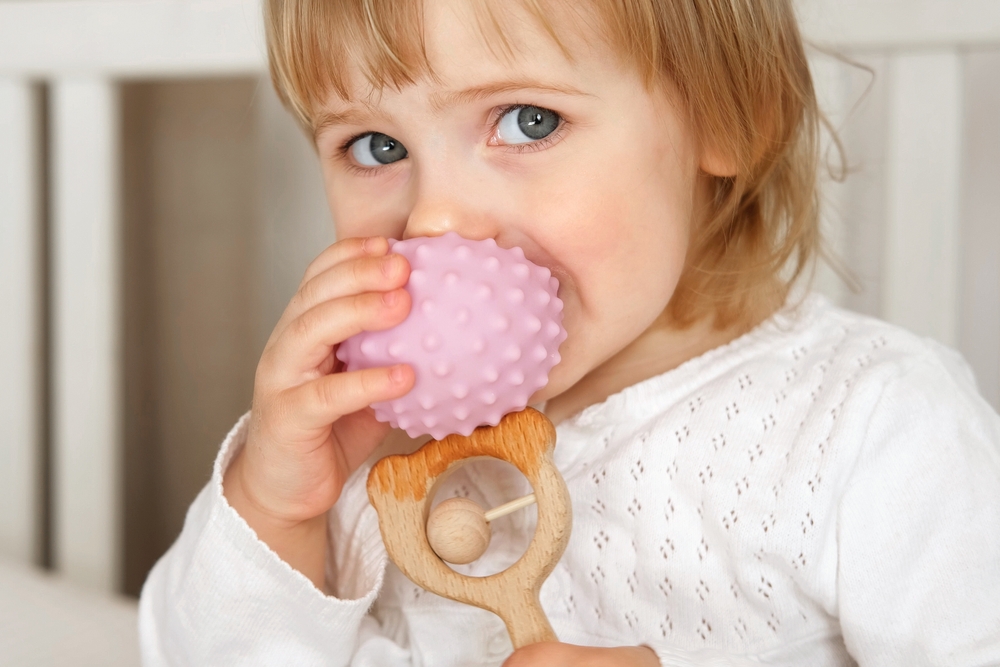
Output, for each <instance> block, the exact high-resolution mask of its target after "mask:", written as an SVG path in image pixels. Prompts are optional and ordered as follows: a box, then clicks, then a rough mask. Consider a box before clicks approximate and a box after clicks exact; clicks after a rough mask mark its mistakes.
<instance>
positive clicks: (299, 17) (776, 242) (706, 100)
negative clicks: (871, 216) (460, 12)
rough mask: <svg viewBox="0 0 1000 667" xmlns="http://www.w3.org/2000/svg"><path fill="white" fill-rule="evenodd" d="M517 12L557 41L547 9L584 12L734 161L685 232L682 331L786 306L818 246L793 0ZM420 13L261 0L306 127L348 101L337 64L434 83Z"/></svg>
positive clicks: (275, 64)
mask: <svg viewBox="0 0 1000 667" xmlns="http://www.w3.org/2000/svg"><path fill="white" fill-rule="evenodd" d="M521 3H522V5H523V6H524V7H525V8H526V9H527V10H528V11H529V12H531V14H533V15H534V16H535V17H536V18H537V19H538V21H539V22H540V25H541V26H542V27H544V29H545V30H546V32H547V33H548V34H549V35H550V36H552V38H553V39H554V40H555V41H556V42H557V43H559V44H560V46H562V42H560V38H559V30H557V27H556V26H554V25H553V24H552V22H551V20H550V19H549V18H548V16H550V12H547V11H546V9H549V8H550V5H551V4H553V3H556V4H560V5H561V6H562V7H563V8H566V7H574V8H577V11H580V10H579V8H580V7H586V10H587V11H588V12H589V13H590V17H591V18H596V19H597V22H596V25H597V26H598V29H599V30H600V34H601V36H602V37H603V38H604V40H605V41H606V42H607V44H608V45H609V46H610V47H611V49H612V50H613V51H614V52H615V53H617V54H618V55H619V57H620V58H621V60H622V62H623V63H625V64H627V65H630V66H632V67H634V68H635V69H636V70H637V71H638V72H639V73H640V75H641V76H642V77H643V78H644V80H645V81H646V84H647V87H650V88H652V87H655V86H656V83H657V82H658V81H661V80H662V77H668V78H669V81H671V82H672V84H673V87H674V88H675V89H676V90H678V91H679V93H680V96H681V98H682V102H683V104H684V106H685V108H686V111H687V113H688V117H689V118H690V120H691V122H692V123H693V126H694V128H695V131H696V132H697V133H698V135H699V138H700V139H701V141H702V142H703V143H704V144H706V145H709V146H711V147H712V148H713V149H715V150H716V151H717V152H718V153H719V154H721V155H724V156H726V157H727V159H728V160H729V161H731V163H732V165H733V166H734V167H735V175H734V176H732V177H713V178H712V186H711V187H712V197H711V202H710V210H709V211H706V212H705V214H704V217H703V219H702V220H700V221H698V222H697V224H695V225H694V226H693V229H692V235H691V241H690V248H689V251H688V258H687V262H686V266H685V267H684V271H683V273H682V276H681V279H680V282H679V283H678V286H677V289H676V290H675V292H674V295H673V297H672V299H671V301H670V304H669V305H668V307H667V312H666V315H667V316H669V317H670V319H671V320H672V321H673V322H675V323H677V324H679V325H682V326H683V325H686V324H690V323H692V322H695V321H698V320H701V319H703V318H706V317H709V318H712V317H714V322H715V325H716V326H718V327H729V326H741V327H749V326H751V325H752V324H755V323H756V321H757V320H759V319H760V316H761V313H762V312H764V313H765V314H766V312H769V310H768V309H769V308H770V309H773V307H774V305H776V304H778V303H780V302H781V301H783V300H784V298H785V297H786V296H787V294H788V291H789V289H790V287H791V285H792V284H793V283H794V282H795V280H796V279H797V278H798V277H799V276H800V275H801V274H802V273H803V271H804V270H805V269H806V268H807V267H808V266H810V264H811V262H812V260H813V259H814V258H815V257H816V256H817V254H818V252H819V250H820V241H821V239H820V233H819V220H818V197H817V167H818V162H819V160H818V142H819V129H820V124H821V115H820V112H819V110H818V107H817V103H816V97H815V93H814V91H813V84H812V79H811V76H810V73H809V67H808V63H807V60H806V55H805V51H804V48H803V44H802V39H801V36H800V34H799V29H798V25H797V22H796V19H795V14H794V10H793V7H792V3H791V0H627V1H622V0H590V1H589V2H588V3H584V2H579V1H577V2H573V3H571V4H569V5H568V4H567V3H566V2H565V0H561V2H560V0H521ZM422 5H423V2H422V0H336V1H331V0H268V2H267V3H266V7H265V13H266V26H267V43H268V54H269V58H270V68H271V77H272V80H273V82H274V85H275V88H276V89H277V91H278V94H279V95H280V97H281V98H282V100H283V101H284V103H285V104H286V106H287V107H288V108H289V109H290V110H291V111H292V113H294V114H295V116H296V117H297V118H298V120H299V122H300V123H301V124H302V125H303V127H304V128H306V129H307V131H311V130H312V129H314V122H315V120H316V118H317V115H318V113H319V110H320V108H321V107H322V105H323V103H324V102H325V101H326V98H327V96H328V95H329V94H331V93H332V92H336V93H337V94H338V95H340V96H341V97H342V98H344V99H351V90H352V85H351V84H352V82H351V81H348V80H347V72H348V71H349V70H348V68H345V67H344V66H343V64H344V63H346V62H350V63H352V64H353V65H355V66H357V67H359V68H360V72H361V73H362V75H363V76H364V77H365V78H366V80H367V83H368V84H370V85H371V87H372V88H373V89H374V90H376V91H377V90H380V89H382V88H383V87H385V86H390V87H393V88H400V87H402V86H405V85H407V84H409V83H413V82H415V81H417V80H418V79H420V78H421V77H422V76H426V75H428V74H431V67H430V63H429V62H428V60H427V55H426V52H425V48H424V31H423V22H422V18H423V17H422V11H423V7H422ZM479 7H480V8H483V9H485V12H482V13H481V16H483V17H484V18H485V20H484V21H482V23H483V24H484V27H485V28H487V30H485V31H484V32H487V33H490V34H491V35H492V36H493V37H496V36H499V37H500V42H501V46H502V45H503V44H504V43H506V42H505V39H504V38H503V33H504V26H503V24H502V21H501V20H499V19H498V18H497V17H498V14H497V13H495V12H494V11H493V9H492V3H491V2H490V1H489V0H479ZM591 23H593V22H591ZM560 29H562V27H561V26H560ZM563 48H564V50H565V47H563ZM353 83H357V82H353Z"/></svg>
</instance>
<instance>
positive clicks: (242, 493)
mask: <svg viewBox="0 0 1000 667" xmlns="http://www.w3.org/2000/svg"><path fill="white" fill-rule="evenodd" d="M243 465H244V458H243V452H240V453H239V454H237V455H236V458H235V459H234V460H233V461H232V463H231V464H230V466H229V467H228V469H227V470H226V472H225V475H224V476H223V480H222V493H223V496H225V498H226V500H227V501H228V502H229V505H230V506H231V507H232V508H233V509H234V510H236V513H237V514H239V515H240V516H241V517H243V520H244V521H246V522H247V525H249V526H250V528H251V529H252V530H253V531H254V533H256V535H257V537H258V539H260V540H261V541H262V542H264V543H265V544H267V545H268V546H269V547H270V548H271V550H273V551H274V552H275V553H276V554H277V555H278V557H279V558H281V559H282V560H283V561H285V562H286V563H288V564H289V565H291V566H292V567H293V568H294V569H296V570H298V571H299V572H301V573H302V574H304V575H305V576H306V577H308V578H309V579H310V580H311V581H312V582H313V584H314V585H315V586H316V587H317V588H319V589H320V590H321V591H324V592H327V591H326V582H325V578H326V567H325V563H326V540H327V522H326V514H325V513H323V514H320V515H318V516H315V517H312V518H308V519H304V520H295V519H290V518H285V517H280V516H277V515H275V514H273V513H272V512H269V511H268V510H267V509H265V508H264V507H262V506H261V504H260V503H259V502H257V501H255V499H254V498H253V497H252V495H250V494H248V493H247V488H246V484H245V480H244V476H243V470H244V468H243Z"/></svg>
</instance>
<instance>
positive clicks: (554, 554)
mask: <svg viewBox="0 0 1000 667" xmlns="http://www.w3.org/2000/svg"><path fill="white" fill-rule="evenodd" d="M555 441H556V434H555V428H554V427H553V426H552V423H551V422H550V421H549V420H548V419H547V418H546V417H545V416H544V415H543V414H541V413H540V412H538V411H536V410H533V409H531V408H525V409H524V410H522V411H520V412H514V413H511V414H508V415H506V416H505V417H504V418H503V419H502V420H501V421H500V423H499V424H498V425H497V426H494V427H481V428H478V429H476V430H475V431H473V432H472V434H471V435H468V436H462V435H457V434H456V435H450V436H448V437H446V438H444V439H442V440H432V441H431V442H428V443H427V444H426V445H424V446H423V447H421V448H420V449H419V450H417V451H416V452H414V453H413V454H410V455H407V456H400V455H397V456H389V457H386V458H384V459H382V460H381V461H379V462H378V463H376V464H375V466H374V467H373V468H372V470H371V473H370V474H369V476H368V497H369V499H370V500H371V503H372V505H373V506H374V507H375V510H376V511H377V512H378V516H379V528H380V530H381V532H382V540H383V541H384V542H385V548H386V551H387V552H388V553H389V558H391V559H392V561H393V562H394V563H395V564H396V566H397V567H398V568H399V569H400V570H401V571H402V572H403V573H404V574H405V575H406V576H407V577H409V578H410V579H411V580H412V581H413V582H414V583H416V584H417V585H418V586H421V587H422V588H425V589H426V590H428V591H431V592H433V593H436V594H438V595H441V596H443V597H447V598H450V599H452V600H457V601H459V602H463V603H466V604H472V605H475V606H477V607H481V608H483V609H487V610H489V611H491V612H493V613H495V614H496V615H498V616H499V617H500V618H501V619H503V622H504V623H505V624H506V626H507V632H508V633H510V638H511V642H512V643H513V645H514V647H515V648H520V647H522V646H527V645H528V644H534V643H536V642H541V641H556V640H557V638H556V635H555V632H553V630H552V626H551V625H550V624H549V621H548V619H547V618H546V617H545V612H544V611H542V607H541V603H540V602H539V599H538V593H539V590H540V589H541V587H542V583H543V582H544V581H545V578H546V577H548V575H549V574H550V573H551V572H552V569H553V568H554V567H555V565H556V563H557V562H558V560H559V558H560V557H561V556H562V554H563V552H564V551H565V549H566V544H567V543H568V542H569V534H570V528H571V525H572V507H571V505H570V498H569V491H568V490H567V489H566V483H565V482H564V481H563V479H562V476H561V475H560V474H559V471H558V470H557V469H556V467H555V464H554V463H553V461H552V452H553V448H554V447H555ZM481 457H492V458H496V459H499V460H501V461H506V462H508V463H510V464H512V465H513V466H514V467H516V468H517V469H518V470H520V471H521V473H522V474H523V475H524V476H525V477H526V478H527V479H528V481H529V482H530V483H531V486H532V488H533V489H534V494H533V495H534V497H535V501H536V502H537V503H538V524H537V527H536V528H535V536H534V538H533V539H532V541H531V543H530V544H529V545H528V549H527V551H525V553H524V555H523V556H521V558H520V559H519V560H518V561H517V562H516V563H514V564H513V565H511V566H510V567H509V568H507V569H506V570H504V571H502V572H498V573H496V574H493V575H490V576H487V577H469V576H466V575H463V574H459V573H458V572H455V571H454V570H452V569H451V568H450V567H448V566H447V565H446V564H445V563H444V561H443V560H442V559H441V558H440V557H439V556H438V555H437V554H436V553H435V552H434V550H433V549H432V548H431V545H430V542H429V540H428V535H427V529H426V526H427V520H428V516H429V514H430V504H431V501H432V500H433V498H434V493H435V491H436V490H437V488H438V485H439V484H440V483H441V482H442V481H444V479H446V478H447V476H448V475H449V474H450V473H452V472H454V470H456V469H457V468H458V467H459V466H460V465H461V464H462V463H464V462H465V461H467V460H472V459H476V458H481ZM526 498H527V497H526ZM520 502H526V499H520ZM442 504H443V503H442ZM508 505H510V504H508ZM522 506H523V505H522ZM497 509H500V508H497ZM508 509H509V508H508ZM464 511H467V510H464ZM472 511H473V512H475V510H472ZM480 511H481V509H480ZM511 511H513V510H511ZM494 516H495V515H494ZM479 521H480V520H479V519H474V522H476V523H477V525H480V526H481V525H482V524H478V522H479ZM483 523H485V522H483ZM487 530H488V528H487ZM481 540H482V538H481ZM485 540H486V544H488V535H487V537H486V538H485ZM486 544H483V545H482V548H481V549H480V550H479V553H478V554H477V556H478V555H481V554H482V552H483V551H485V548H486ZM477 548H478V547H477ZM471 560H474V558H473V559H471Z"/></svg>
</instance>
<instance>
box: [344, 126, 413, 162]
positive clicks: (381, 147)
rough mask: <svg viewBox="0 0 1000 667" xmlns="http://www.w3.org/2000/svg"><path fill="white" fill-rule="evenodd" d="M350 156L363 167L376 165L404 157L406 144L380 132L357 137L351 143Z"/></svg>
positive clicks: (396, 160)
mask: <svg viewBox="0 0 1000 667" xmlns="http://www.w3.org/2000/svg"><path fill="white" fill-rule="evenodd" d="M349 150H350V151H351V156H352V157H353V158H354V159H355V160H356V161H357V163H358V164H360V165H363V166H365V167H378V166H381V165H383V164H392V163H393V162H399V161H400V160H402V159H403V158H405V157H406V155H407V153H406V146H404V145H403V144H401V143H400V142H399V141H397V140H395V139H393V138H392V137H390V136H389V135H387V134H382V133H381V132H372V133H371V134H366V135H365V136H363V137H359V138H358V139H356V140H355V141H354V143H352V144H351V146H350V149H349Z"/></svg>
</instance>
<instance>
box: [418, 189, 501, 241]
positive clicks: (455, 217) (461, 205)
mask: <svg viewBox="0 0 1000 667" xmlns="http://www.w3.org/2000/svg"><path fill="white" fill-rule="evenodd" d="M465 194H466V195H468V193H465ZM488 206H489V205H488V203H487V202H485V201H480V202H477V201H476V198H475V197H474V196H462V195H460V194H459V193H456V192H454V191H451V192H447V193H437V194H436V195H430V193H421V194H420V195H418V197H417V199H416V201H415V202H414V204H413V208H412V209H411V210H410V215H409V217H408V218H407V220H406V228H405V230H404V233H403V238H411V237H414V236H441V235H443V234H446V233H448V232H455V233H457V234H458V235H459V236H462V237H464V238H467V239H472V240H482V239H486V238H495V237H496V236H497V234H498V232H499V229H497V224H496V222H495V220H494V218H493V216H491V215H490V214H489V212H488V210H486V209H487V208H488Z"/></svg>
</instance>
